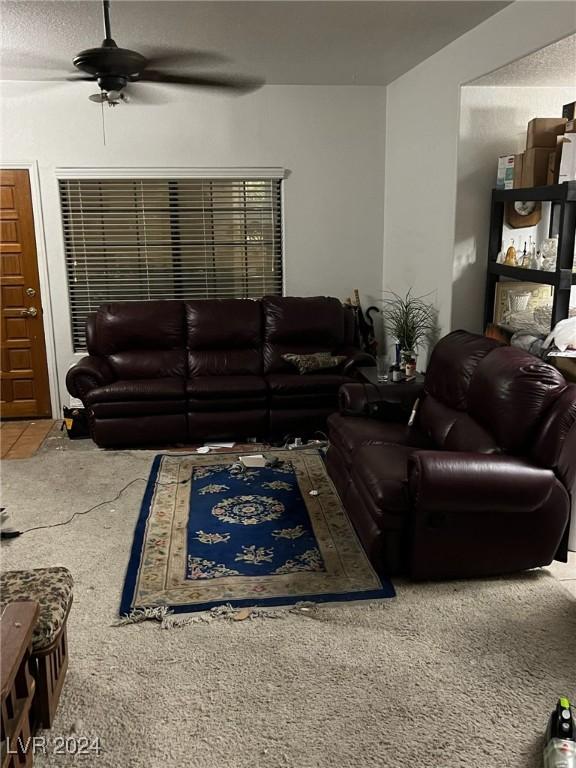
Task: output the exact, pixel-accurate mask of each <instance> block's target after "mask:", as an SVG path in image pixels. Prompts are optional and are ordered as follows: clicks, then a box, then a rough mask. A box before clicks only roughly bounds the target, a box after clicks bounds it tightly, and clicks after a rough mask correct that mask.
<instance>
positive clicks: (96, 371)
mask: <svg viewBox="0 0 576 768" xmlns="http://www.w3.org/2000/svg"><path fill="white" fill-rule="evenodd" d="M115 379H116V377H115V375H114V371H113V370H112V368H111V367H110V365H109V364H108V362H107V361H106V360H105V359H104V358H103V357H96V356H94V355H87V356H86V357H83V358H82V359H81V360H79V361H78V362H77V363H76V365H74V366H73V367H72V368H70V370H69V371H68V373H67V374H66V388H67V389H68V392H70V394H71V395H72V396H73V397H78V398H80V400H82V402H84V399H85V397H86V395H87V394H88V392H90V391H91V390H93V389H96V388H97V387H102V386H104V385H105V384H110V383H111V382H112V381H114V380H115Z"/></svg>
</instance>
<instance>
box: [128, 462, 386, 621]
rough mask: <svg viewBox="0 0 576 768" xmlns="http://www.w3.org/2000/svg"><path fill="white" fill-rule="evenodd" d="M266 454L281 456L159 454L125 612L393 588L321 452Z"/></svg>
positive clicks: (360, 594)
mask: <svg viewBox="0 0 576 768" xmlns="http://www.w3.org/2000/svg"><path fill="white" fill-rule="evenodd" d="M266 456H268V457H270V456H272V457H276V458H277V459H278V460H279V461H278V464H277V465H276V466H274V467H262V468H249V469H248V468H242V467H241V466H239V465H238V462H237V459H238V454H221V453H220V454H213V455H207V456H193V457H190V456H184V457H182V456H178V455H160V456H157V457H156V458H155V460H154V464H153V466H152V471H151V474H150V479H149V481H148V486H147V489H146V493H145V496H144V500H143V503H142V508H141V511H140V517H139V520H138V523H137V525H136V531H135V534H134V544H133V547H132V554H131V557H130V562H129V565H128V569H127V572H126V580H125V584H124V591H123V595H122V602H121V606H120V614H121V615H127V614H130V613H131V612H132V611H134V610H136V609H143V608H156V607H160V606H166V607H168V608H170V609H172V610H173V611H175V612H176V613H181V612H190V611H199V610H206V609H208V608H212V607H214V606H217V605H222V604H227V603H229V604H231V605H233V606H263V605H264V606H265V605H268V606H273V605H291V604H295V603H297V602H299V601H303V600H306V601H314V602H326V601H341V600H368V599H376V598H384V597H393V596H394V594H395V593H394V588H393V586H392V584H391V583H390V582H388V581H383V580H382V579H380V578H379V577H378V575H377V574H376V572H375V571H374V569H373V568H372V566H371V564H370V562H369V560H368V558H367V557H366V555H365V553H364V550H363V549H362V547H361V545H360V542H359V541H358V538H357V536H356V533H355V532H354V529H353V527H352V525H351V523H350V521H349V520H348V517H347V516H346V513H345V511H344V509H343V507H342V504H341V502H340V499H339V498H338V495H337V493H336V490H335V489H334V486H333V485H332V482H331V480H330V478H329V477H328V475H327V473H326V469H325V466H324V462H323V460H322V457H321V456H320V454H319V453H318V452H317V451H314V450H310V451H298V452H291V451H283V450H276V451H270V452H267V453H266Z"/></svg>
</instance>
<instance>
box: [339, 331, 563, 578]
mask: <svg viewBox="0 0 576 768" xmlns="http://www.w3.org/2000/svg"><path fill="white" fill-rule="evenodd" d="M379 392H380V394H379V396H378V395H377V393H376V392H375V390H374V388H367V387H365V386H363V385H361V384H351V385H346V386H344V387H342V390H341V407H342V412H341V413H340V414H334V415H333V416H331V417H330V418H329V420H328V425H329V437H330V448H329V450H328V456H327V462H328V470H329V473H330V475H331V477H332V480H333V481H334V483H335V485H336V487H337V488H338V490H339V493H340V495H341V497H342V500H343V502H344V505H345V507H346V509H347V511H348V514H349V515H350V517H351V519H352V521H353V523H354V525H355V528H356V531H357V532H358V535H359V537H360V539H361V541H362V543H363V545H364V547H365V549H366V551H367V552H368V554H369V556H370V558H371V560H372V562H373V564H374V565H375V566H376V567H377V568H378V569H379V570H380V571H381V572H383V573H387V574H389V575H394V574H400V573H408V574H409V575H410V576H412V577H413V578H416V579H427V578H452V577H454V578H459V577H468V576H487V575H495V574H503V573H507V572H513V571H519V570H523V569H526V568H534V567H537V566H542V565H547V564H549V563H550V562H551V561H552V560H553V559H555V558H556V559H559V560H566V554H567V551H566V550H567V539H568V524H569V519H570V508H571V499H573V498H574V495H575V494H576V385H573V384H567V382H566V381H565V380H564V378H563V377H562V376H561V375H560V373H559V372H558V371H557V370H556V369H555V368H553V367H552V366H550V365H547V364H546V363H544V362H542V361H541V360H539V359H537V358H535V357H533V356H532V355H529V354H527V353H525V352H523V351H521V350H519V349H516V348H514V347H508V346H503V345H501V344H499V343H498V342H495V341H493V340H491V339H487V338H485V337H483V336H476V335H473V334H469V333H466V332H464V331H455V332H454V333H451V334H449V335H448V336H446V337H445V338H444V339H442V340H441V341H440V342H439V343H438V344H437V346H436V347H435V349H434V352H433V354H432V356H431V360H430V365H429V368H428V372H427V374H426V378H425V383H424V388H423V391H422V392H421V394H420V399H419V403H418V406H417V411H416V419H415V422H414V425H413V426H412V427H409V426H407V424H406V418H405V412H404V411H401V416H400V418H399V419H398V420H393V419H392V420H390V419H389V420H387V421H382V420H377V419H374V418H370V417H369V416H368V414H370V413H373V412H374V410H379V409H378V407H377V406H378V403H376V408H375V405H374V401H377V400H378V399H379V398H380V399H381V400H384V399H385V398H386V388H385V387H383V388H381V389H380V391H379ZM371 401H372V402H371ZM380 410H381V409H380ZM387 412H388V414H392V415H394V406H393V405H392V404H388V407H387ZM351 414H356V415H351Z"/></svg>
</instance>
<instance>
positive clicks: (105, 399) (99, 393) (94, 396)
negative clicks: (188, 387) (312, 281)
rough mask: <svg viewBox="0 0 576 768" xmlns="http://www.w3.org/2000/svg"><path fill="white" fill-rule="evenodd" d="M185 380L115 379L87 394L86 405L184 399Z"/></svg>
mask: <svg viewBox="0 0 576 768" xmlns="http://www.w3.org/2000/svg"><path fill="white" fill-rule="evenodd" d="M184 385H185V380H184V379H178V378H171V379H132V380H129V381H114V382H113V383H112V384H106V385H105V386H103V387H97V388H96V389H93V390H91V391H90V392H89V393H88V394H87V395H86V405H92V404H94V403H111V402H120V401H125V400H127V401H131V400H156V399H160V400H182V401H183V400H184V398H185V390H184Z"/></svg>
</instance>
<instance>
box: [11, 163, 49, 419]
mask: <svg viewBox="0 0 576 768" xmlns="http://www.w3.org/2000/svg"><path fill="white" fill-rule="evenodd" d="M2 168H5V169H6V170H7V171H28V178H29V179H30V197H31V201H32V216H33V218H34V237H35V239H36V260H37V262H38V276H39V282H40V293H41V296H42V311H43V321H44V341H45V344H46V364H47V366H48V386H49V388H50V407H51V409H52V418H53V419H59V418H60V416H61V403H60V388H59V386H58V368H57V365H56V343H55V337H54V313H53V312H52V292H51V291H50V272H49V269H48V252H47V249H46V238H45V232H44V214H43V212H42V195H41V192H40V173H39V171H38V162H37V161H36V160H33V161H28V162H20V163H17V162H13V163H8V162H6V161H4V160H0V169H2Z"/></svg>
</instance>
